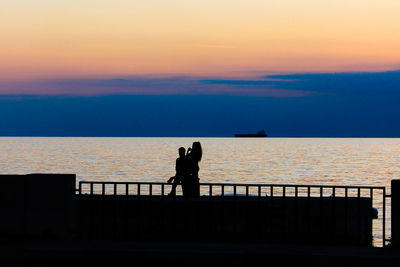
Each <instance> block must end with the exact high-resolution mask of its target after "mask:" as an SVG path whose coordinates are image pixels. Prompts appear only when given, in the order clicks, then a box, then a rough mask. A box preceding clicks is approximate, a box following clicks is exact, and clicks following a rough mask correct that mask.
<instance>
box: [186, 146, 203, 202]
mask: <svg viewBox="0 0 400 267" xmlns="http://www.w3.org/2000/svg"><path fill="white" fill-rule="evenodd" d="M202 156H203V150H202V148H201V144H200V142H193V144H192V148H188V150H187V153H186V159H187V165H188V175H185V176H184V181H183V183H184V184H185V189H186V191H188V192H187V194H186V195H187V196H194V197H198V196H200V182H199V181H200V179H199V170H200V168H199V162H200V161H201V157H202Z"/></svg>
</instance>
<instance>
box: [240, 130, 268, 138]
mask: <svg viewBox="0 0 400 267" xmlns="http://www.w3.org/2000/svg"><path fill="white" fill-rule="evenodd" d="M267 136H268V135H267V133H266V132H265V131H264V130H261V131H259V132H258V133H246V134H238V133H237V134H235V137H267Z"/></svg>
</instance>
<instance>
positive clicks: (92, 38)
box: [0, 0, 400, 137]
mask: <svg viewBox="0 0 400 267" xmlns="http://www.w3.org/2000/svg"><path fill="white" fill-rule="evenodd" d="M399 12H400V1H398V0H381V1H372V0H363V1H361V0H346V1H345V0H337V1H328V0H270V1H263V0H246V1H244V0H229V1H228V0H219V1H211V0H202V1H183V0H147V1H125V0H114V1H106V0H81V1H77V0H69V1H66V0H58V1H54V0H53V1H51V0H36V1H30V0H12V1H11V0H2V1H1V3H0V36H1V42H0V112H1V114H3V115H2V116H0V135H3V136H4V135H6V136H8V135H12V136H14V135H16V136H231V135H233V133H234V132H237V131H258V130H260V129H265V130H266V132H267V133H269V134H270V135H271V136H302V137H319V136H321V137H335V136H338V137H353V136H354V137H400V127H399V126H397V124H398V123H396V121H399V119H400V118H399V114H400V108H399V107H398V105H397V104H396V101H395V100H397V101H398V100H400V98H399V94H400V93H399V92H400V72H399V71H398V70H400V16H399V15H398V14H399ZM88 107H90V109H89V108H88ZM188 110H189V111H190V112H188ZM191 114H192V115H191ZM100 115H101V116H102V117H99V116H100Z"/></svg>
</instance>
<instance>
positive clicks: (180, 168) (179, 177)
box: [168, 147, 186, 196]
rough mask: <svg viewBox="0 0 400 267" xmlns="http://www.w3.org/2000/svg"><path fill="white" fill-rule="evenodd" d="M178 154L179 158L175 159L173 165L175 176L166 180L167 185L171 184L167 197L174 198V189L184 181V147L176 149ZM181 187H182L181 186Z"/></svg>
mask: <svg viewBox="0 0 400 267" xmlns="http://www.w3.org/2000/svg"><path fill="white" fill-rule="evenodd" d="M178 152H179V158H177V159H176V163H175V172H176V173H175V176H172V177H171V178H169V179H168V183H169V184H170V183H172V189H171V192H170V193H169V194H168V195H169V196H175V195H176V187H177V186H178V184H182V181H183V179H184V176H185V168H186V166H185V160H186V156H185V152H186V151H185V148H184V147H180V148H179V149H178ZM182 187H183V185H182Z"/></svg>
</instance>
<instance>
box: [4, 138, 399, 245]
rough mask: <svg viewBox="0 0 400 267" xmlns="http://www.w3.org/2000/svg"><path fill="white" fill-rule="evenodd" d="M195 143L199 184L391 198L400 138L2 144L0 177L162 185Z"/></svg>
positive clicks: (55, 140) (79, 140) (6, 140)
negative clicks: (361, 192) (342, 190)
mask: <svg viewBox="0 0 400 267" xmlns="http://www.w3.org/2000/svg"><path fill="white" fill-rule="evenodd" d="M194 141H199V142H200V143H201V145H202V148H203V158H202V160H201V162H200V172H199V177H200V182H204V183H205V182H207V183H240V184H246V183H250V184H292V185H293V184H294V185H347V186H377V187H386V188H387V193H388V194H390V182H391V180H393V179H400V138H269V137H268V138H203V137H201V138H200V137H190V138H189V137H188V138H164V137H160V138H136V137H132V138H111V137H107V138H94V137H0V174H27V173H72V174H76V177H77V181H116V182H139V181H140V182H166V181H167V180H168V178H169V177H171V176H173V175H174V174H175V160H176V158H177V157H178V149H179V147H184V148H186V149H187V148H188V147H190V146H191V145H192V143H193V142H194ZM377 199H378V200H377V201H379V202H378V203H377V204H376V205H377V206H378V209H379V211H380V212H382V209H381V204H382V203H381V201H382V199H380V200H379V197H378V198H377ZM386 204H387V205H389V204H390V202H389V201H388V202H387V203H386ZM374 205H375V204H374ZM389 206H390V205H389ZM389 206H388V208H387V212H390V207H389ZM381 217H382V216H381ZM389 217H390V214H389ZM381 228H382V226H379V225H378V226H375V225H374V238H378V239H379V238H380V239H382V235H381V233H382V231H381ZM386 228H388V230H389V229H390V225H388V226H386ZM375 232H376V233H375ZM388 232H390V231H388Z"/></svg>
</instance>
